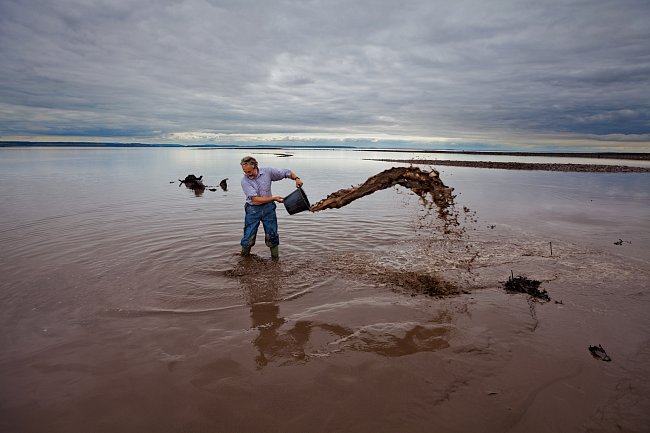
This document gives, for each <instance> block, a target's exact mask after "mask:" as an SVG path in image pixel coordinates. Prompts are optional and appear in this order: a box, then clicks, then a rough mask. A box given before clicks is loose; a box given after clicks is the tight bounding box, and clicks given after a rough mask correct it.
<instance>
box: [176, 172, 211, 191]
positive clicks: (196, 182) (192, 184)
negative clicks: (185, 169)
mask: <svg viewBox="0 0 650 433" xmlns="http://www.w3.org/2000/svg"><path fill="white" fill-rule="evenodd" d="M201 179H203V176H199V177H196V176H194V175H193V174H188V175H187V176H185V179H183V180H180V179H179V180H178V181H179V182H180V183H179V184H178V186H181V184H185V186H186V187H188V188H189V189H205V185H204V184H203V181H202V180H201Z"/></svg>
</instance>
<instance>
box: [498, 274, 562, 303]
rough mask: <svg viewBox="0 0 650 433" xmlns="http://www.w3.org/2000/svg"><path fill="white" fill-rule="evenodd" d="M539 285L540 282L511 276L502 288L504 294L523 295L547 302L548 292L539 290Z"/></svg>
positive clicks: (548, 299)
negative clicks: (504, 290) (504, 291)
mask: <svg viewBox="0 0 650 433" xmlns="http://www.w3.org/2000/svg"><path fill="white" fill-rule="evenodd" d="M541 284H542V282H541V281H537V280H531V279H529V278H526V277H522V276H516V277H515V276H514V274H513V275H511V276H510V278H508V281H506V283H505V285H504V286H505V289H506V292H508V293H525V294H527V295H530V296H532V297H533V298H535V299H539V300H542V301H544V302H549V301H550V300H551V297H550V296H549V295H548V292H547V291H546V290H544V289H542V290H540V289H539V286H540V285H541Z"/></svg>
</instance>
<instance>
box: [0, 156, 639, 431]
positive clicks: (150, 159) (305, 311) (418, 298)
mask: <svg viewBox="0 0 650 433" xmlns="http://www.w3.org/2000/svg"><path fill="white" fill-rule="evenodd" d="M245 152H246V151H239V150H201V149H87V148H86V149H75V148H56V149H45V148H43V149H21V148H15V149H0V180H1V182H0V190H1V194H0V239H1V240H2V246H3V248H2V250H1V251H0V258H1V261H0V263H1V264H0V273H1V275H2V285H1V291H0V299H1V300H2V312H1V315H0V320H1V323H0V324H1V326H2V333H1V335H0V344H1V345H2V348H3V349H2V353H1V355H0V366H1V367H2V369H1V370H0V371H2V373H0V390H1V391H0V392H1V400H0V429H1V430H2V431H15V432H22V431H25V432H28V431H34V432H40V431H56V432H58V431H61V432H71V431H94V432H102V431H106V432H109V431H110V432H114V431H121V432H125V431H126V432H130V431H133V432H142V431H162V432H165V431H169V432H193V431H211V432H215V431H223V432H231V431H242V432H257V431H260V432H261V431H264V432H274V431H278V432H305V431H310V432H311V431H323V432H332V431H345V432H357V431H358V432H365V431H369V432H370V431H371V432H384V431H385V432H393V431H404V432H420V431H422V432H429V431H431V429H432V426H437V428H438V429H440V430H441V431H459V432H460V431H479V430H480V431H506V430H511V431H527V432H530V431H560V430H561V431H585V430H587V429H592V430H591V431H611V430H612V429H613V428H614V427H613V426H617V425H618V426H620V427H621V428H622V429H623V430H624V431H647V430H645V429H646V428H647V426H648V425H650V417H648V416H647V415H646V414H647V413H650V402H649V398H648V395H650V384H649V383H648V381H649V379H648V377H650V374H648V373H650V368H649V367H648V365H650V318H648V316H647V311H648V307H649V306H650V305H649V299H650V298H649V293H648V287H647V281H648V276H649V275H650V230H649V229H650V188H649V187H650V175H647V174H609V173H604V174H603V173H593V174H592V173H557V172H526V171H506V170H484V169H473V168H460V167H458V168H456V167H441V168H440V169H439V171H440V173H441V178H442V179H443V181H444V182H445V183H446V184H447V185H449V186H452V187H454V188H455V191H456V193H457V194H458V195H457V201H458V206H457V208H458V210H459V212H460V215H461V221H463V227H464V228H465V229H466V231H465V233H464V234H463V235H462V236H461V237H457V238H453V239H450V238H444V237H441V236H440V234H439V233H440V232H439V230H437V227H438V222H437V221H436V219H435V218H434V217H432V216H431V215H429V214H428V213H427V212H426V209H424V208H423V207H422V206H421V204H420V203H419V202H418V200H417V199H416V197H415V196H413V195H412V194H411V193H410V192H409V191H407V190H404V189H402V188H395V189H389V190H385V191H381V192H378V193H376V194H373V195H372V196H369V197H366V198H364V199H362V200H359V201H357V202H354V203H352V204H351V205H349V206H347V207H345V208H343V209H339V210H328V211H323V212H319V213H316V214H310V213H301V214H298V215H293V216H289V215H288V214H287V213H286V212H285V211H284V209H283V207H282V205H279V207H278V218H279V224H280V236H281V260H280V261H279V262H272V261H270V260H269V259H268V255H269V254H268V250H267V249H266V247H264V245H263V242H262V241H261V240H262V239H263V238H262V236H263V233H262V232H261V233H260V236H259V237H258V245H257V246H256V247H255V248H254V250H253V252H254V253H255V255H254V256H253V257H251V258H248V259H242V258H240V257H239V256H237V255H236V253H237V251H238V250H239V245H238V243H239V239H240V237H241V232H242V225H243V195H242V193H241V190H240V187H239V179H240V176H241V173H240V168H239V165H238V161H239V159H240V158H241V157H242V156H244V154H245ZM252 153H253V154H254V155H255V156H256V157H257V158H258V160H260V162H261V164H262V165H271V166H277V167H286V168H290V169H292V170H294V171H295V172H296V173H298V175H299V176H300V177H301V178H302V179H303V181H304V182H305V190H306V192H307V194H308V195H309V197H310V199H311V200H312V202H316V201H317V200H319V199H321V198H324V197H325V196H326V195H327V194H328V193H331V192H333V191H336V190H338V189H340V188H344V187H349V186H350V185H354V184H358V183H360V182H362V181H364V180H365V179H366V178H368V177H369V176H371V175H373V174H376V173H378V172H379V171H381V170H384V169H386V168H389V167H391V166H394V165H397V164H391V163H382V162H376V161H367V160H364V158H388V157H391V156H390V155H387V154H386V153H375V152H355V151H345V150H341V151H331V150H298V151H291V152H290V153H292V154H293V155H294V156H292V157H290V158H283V157H279V156H277V155H276V154H275V153H273V151H268V150H266V151H263V152H252ZM411 156H412V155H408V154H399V157H400V158H408V157H411ZM415 156H418V155H415ZM419 156H423V155H419ZM444 159H456V158H451V157H449V158H444ZM529 160H532V159H529ZM558 162H571V161H567V160H560V161H558ZM580 162H585V161H580ZM593 162H594V163H602V161H600V160H595V161H593ZM619 163H620V162H619ZM190 173H193V174H196V175H203V176H204V180H205V181H206V183H207V184H209V185H218V184H219V182H220V181H221V179H224V178H228V179H229V189H228V190H227V191H222V190H221V189H218V190H217V191H216V192H212V191H208V190H206V191H205V192H204V193H203V194H202V195H196V194H195V193H194V192H193V191H191V190H188V189H186V188H185V187H184V186H181V187H179V183H178V179H182V178H183V177H185V175H187V174H190ZM217 188H218V187H217ZM293 188H294V186H293V182H290V181H283V182H279V183H275V184H274V193H275V194H277V195H287V194H288V193H290V192H291V191H292V189H293ZM463 206H466V207H467V209H466V210H465V211H463V210H462V208H463ZM261 230H262V229H261V228H260V231H261ZM619 240H620V241H621V242H620V243H621V244H620V245H616V244H615V242H618V241H619ZM551 248H553V255H551V253H550V249H551ZM413 272H415V273H420V274H428V275H429V274H435V275H438V276H442V277H443V278H445V279H447V280H449V281H450V282H452V283H454V284H456V285H458V286H459V287H460V288H461V289H462V290H463V291H464V292H465V293H463V294H462V295H459V296H454V297H451V298H444V299H438V298H430V297H427V296H424V295H418V294H417V293H416V292H417V287H416V286H417V281H415V282H414V283H413V286H414V287H411V285H410V283H409V281H410V280H408V278H410V277H409V276H411V277H412V273H413ZM511 272H513V273H518V274H525V275H528V276H530V277H531V278H536V279H539V280H541V281H543V286H542V287H544V288H546V289H547V290H548V291H549V293H550V294H551V296H552V297H553V298H554V300H555V301H561V303H555V302H551V303H549V304H543V305H542V304H537V305H535V304H529V302H527V300H526V298H525V297H523V296H519V295H508V294H505V293H503V290H502V288H501V285H502V283H503V281H504V280H505V279H506V278H507V277H508V275H510V273H511ZM387 275H390V276H391V277H390V278H388V277H387ZM396 278H397V280H399V279H400V278H401V281H402V282H405V283H404V284H401V283H400V284H396V281H397V280H396ZM593 344H602V345H603V346H604V347H605V348H606V349H607V351H608V353H609V354H610V355H611V356H612V358H613V360H614V361H613V362H611V363H603V362H600V361H597V360H595V359H594V358H592V357H591V356H590V355H589V352H588V351H587V347H588V346H589V345H593ZM542 421H543V422H542Z"/></svg>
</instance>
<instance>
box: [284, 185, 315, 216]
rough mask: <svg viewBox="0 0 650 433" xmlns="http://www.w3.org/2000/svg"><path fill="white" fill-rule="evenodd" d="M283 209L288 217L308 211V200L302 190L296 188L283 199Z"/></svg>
mask: <svg viewBox="0 0 650 433" xmlns="http://www.w3.org/2000/svg"><path fill="white" fill-rule="evenodd" d="M284 207H285V208H287V212H289V215H293V214H295V213H298V212H302V211H304V210H308V209H309V199H307V194H305V191H303V190H302V188H296V190H295V191H294V192H292V193H291V194H289V195H288V196H286V197H285V198H284Z"/></svg>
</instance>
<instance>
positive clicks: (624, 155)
mask: <svg viewBox="0 0 650 433" xmlns="http://www.w3.org/2000/svg"><path fill="white" fill-rule="evenodd" d="M2 147H91V148H131V147H132V148H138V147H147V148H187V149H205V150H218V149H242V150H285V151H291V150H301V149H322V150H327V149H334V150H341V149H344V150H351V151H356V152H364V151H372V152H399V153H427V154H431V153H437V154H447V155H482V156H486V155H487V156H490V155H502V156H540V157H556V158H596V159H621V160H635V161H650V152H647V153H645V152H531V151H516V150H512V151H510V150H509V151H500V150H486V151H482V150H427V149H378V148H372V147H368V148H364V147H357V146H346V145H340V146H335V145H327V146H325V145H312V146H310V145H303V146H282V145H264V144H261V145H257V146H253V145H250V144H245V145H236V144H223V145H218V144H216V145H215V144H205V145H201V144H193V145H183V144H175V143H168V144H151V143H95V142H36V141H0V148H2ZM395 161H396V162H397V161H398V160H395ZM459 162H462V163H464V162H465V161H459ZM438 163H440V162H439V161H438Z"/></svg>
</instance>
